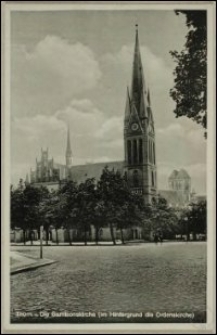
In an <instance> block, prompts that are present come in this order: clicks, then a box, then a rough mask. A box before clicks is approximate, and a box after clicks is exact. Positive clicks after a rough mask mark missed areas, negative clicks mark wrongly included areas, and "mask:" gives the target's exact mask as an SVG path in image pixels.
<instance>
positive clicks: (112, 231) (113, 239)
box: [110, 223, 116, 245]
mask: <svg viewBox="0 0 217 335" xmlns="http://www.w3.org/2000/svg"><path fill="white" fill-rule="evenodd" d="M110 232H111V238H112V242H113V244H114V245H116V241H115V235H114V228H113V224H112V223H110Z"/></svg>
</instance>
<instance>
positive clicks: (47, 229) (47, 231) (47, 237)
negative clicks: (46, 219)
mask: <svg viewBox="0 0 217 335" xmlns="http://www.w3.org/2000/svg"><path fill="white" fill-rule="evenodd" d="M45 231H46V245H48V241H49V227H47V228H46V230H45Z"/></svg>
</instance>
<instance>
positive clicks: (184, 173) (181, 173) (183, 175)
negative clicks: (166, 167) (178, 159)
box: [178, 169, 190, 179]
mask: <svg viewBox="0 0 217 335" xmlns="http://www.w3.org/2000/svg"><path fill="white" fill-rule="evenodd" d="M178 178H179V179H190V176H189V174H188V172H187V171H186V170H184V169H181V170H180V171H179V175H178Z"/></svg>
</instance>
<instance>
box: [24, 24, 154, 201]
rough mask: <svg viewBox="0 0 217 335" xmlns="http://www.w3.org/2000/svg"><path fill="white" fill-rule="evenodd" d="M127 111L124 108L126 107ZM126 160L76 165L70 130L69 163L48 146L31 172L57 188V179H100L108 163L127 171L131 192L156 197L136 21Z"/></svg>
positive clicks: (150, 121) (147, 198)
mask: <svg viewBox="0 0 217 335" xmlns="http://www.w3.org/2000/svg"><path fill="white" fill-rule="evenodd" d="M123 112H124V111H123ZM123 123H124V124H123V129H124V150H125V153H124V158H125V159H124V161H115V162H108V163H107V162H106V163H96V164H86V165H80V166H73V157H72V150H71V143H70V130H69V128H68V131H67V147H66V154H65V159H66V164H65V165H61V164H57V163H56V162H54V159H53V158H52V159H50V160H49V158H48V150H45V151H44V150H41V160H40V161H37V160H36V168H35V170H34V171H31V172H30V182H31V183H34V184H35V185H41V184H43V185H45V184H46V186H48V187H49V188H57V187H58V182H60V181H63V180H66V179H73V180H75V181H77V182H82V181H83V180H85V179H86V178H92V177H95V178H96V179H99V178H100V176H101V173H102V170H103V168H104V167H105V166H108V168H114V169H115V170H119V171H120V173H122V174H123V173H125V172H126V173H127V176H128V180H129V185H130V188H131V189H132V192H134V193H139V194H142V195H143V197H144V203H145V204H154V203H155V202H156V201H157V168H156V154H155V130H154V119H153V113H152V108H151V100H150V91H149V89H148V87H147V84H146V82H145V78H144V73H143V66H142V61H141V54H140V47H139V36H138V26H137V25H136V36H135V47H134V55H133V69H132V78H131V88H130V90H129V88H127V95H126V107H125V115H124V122H123Z"/></svg>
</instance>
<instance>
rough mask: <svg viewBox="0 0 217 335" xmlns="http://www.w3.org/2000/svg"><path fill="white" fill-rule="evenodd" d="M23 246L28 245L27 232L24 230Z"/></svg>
mask: <svg viewBox="0 0 217 335" xmlns="http://www.w3.org/2000/svg"><path fill="white" fill-rule="evenodd" d="M23 244H24V245H26V231H25V230H23Z"/></svg>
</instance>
